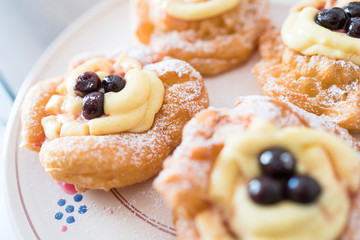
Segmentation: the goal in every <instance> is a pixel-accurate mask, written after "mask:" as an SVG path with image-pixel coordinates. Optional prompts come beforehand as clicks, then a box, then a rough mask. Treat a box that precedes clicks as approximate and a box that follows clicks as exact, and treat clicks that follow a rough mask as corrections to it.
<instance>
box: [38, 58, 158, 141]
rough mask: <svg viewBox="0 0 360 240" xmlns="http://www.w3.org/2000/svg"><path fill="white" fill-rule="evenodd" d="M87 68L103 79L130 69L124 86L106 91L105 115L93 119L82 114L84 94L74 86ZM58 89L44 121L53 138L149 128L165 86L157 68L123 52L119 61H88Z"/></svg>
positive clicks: (136, 131)
mask: <svg viewBox="0 0 360 240" xmlns="http://www.w3.org/2000/svg"><path fill="white" fill-rule="evenodd" d="M86 71H93V72H96V74H97V75H98V76H99V77H100V79H102V78H103V77H104V76H107V75H109V74H110V73H114V72H115V73H117V74H121V73H125V72H126V74H125V77H124V78H125V80H126V85H125V87H124V89H122V90H121V91H120V92H107V93H105V97H104V112H105V115H104V116H102V117H99V118H95V119H92V120H89V121H86V120H82V119H81V118H80V115H81V109H82V108H81V101H82V98H81V97H78V96H76V94H75V92H74V89H73V86H74V84H75V81H76V79H77V77H78V76H79V75H80V74H82V73H84V72H86ZM57 92H58V93H59V94H60V95H53V96H52V97H51V98H50V100H49V101H48V103H47V105H46V107H45V110H46V111H47V112H48V113H49V114H50V116H48V117H45V118H44V119H43V121H42V125H43V128H44V130H45V134H46V136H47V137H48V138H49V139H50V140H51V139H54V138H56V137H62V136H79V135H103V134H112V133H120V132H124V131H129V132H135V133H140V132H144V131H147V130H148V129H150V128H151V126H152V124H153V122H154V118H155V114H156V113H157V112H158V111H159V110H160V108H161V106H162V103H163V99H164V94H165V89H164V85H163V82H162V81H161V80H160V79H159V77H158V76H157V74H156V73H155V72H154V71H151V70H143V69H142V66H141V64H140V63H139V62H138V61H137V60H136V59H134V58H131V57H129V56H127V55H121V56H120V57H119V59H118V60H117V61H116V62H115V63H113V62H112V61H110V60H106V59H103V58H94V59H90V60H87V61H85V62H84V63H82V64H80V65H79V66H78V67H76V68H75V69H74V70H72V71H71V72H70V73H69V75H68V77H67V78H66V79H65V82H64V84H62V85H59V87H58V90H57Z"/></svg>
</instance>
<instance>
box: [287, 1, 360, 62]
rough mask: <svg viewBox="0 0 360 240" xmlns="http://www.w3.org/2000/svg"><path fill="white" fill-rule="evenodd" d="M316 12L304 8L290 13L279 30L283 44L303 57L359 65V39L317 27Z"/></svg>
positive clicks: (314, 9)
mask: <svg viewBox="0 0 360 240" xmlns="http://www.w3.org/2000/svg"><path fill="white" fill-rule="evenodd" d="M318 12H319V11H318V10H317V9H316V8H313V7H306V8H304V9H303V10H302V11H301V12H297V13H292V14H291V15H290V16H289V17H288V18H287V19H286V20H285V22H284V24H283V26H282V28H281V37H282V39H283V41H284V43H285V44H286V45H287V46H288V47H289V48H291V49H294V50H296V51H299V52H301V53H302V54H304V55H324V56H327V57H329V58H334V59H343V60H348V61H351V62H353V63H355V64H357V65H360V39H359V38H352V37H349V36H347V35H346V34H345V33H340V32H335V31H331V30H329V29H326V28H324V27H322V26H320V25H318V24H317V23H315V21H314V19H315V16H316V14H317V13H318Z"/></svg>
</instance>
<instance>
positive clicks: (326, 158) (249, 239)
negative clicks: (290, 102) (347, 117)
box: [195, 119, 360, 240]
mask: <svg viewBox="0 0 360 240" xmlns="http://www.w3.org/2000/svg"><path fill="white" fill-rule="evenodd" d="M274 146H276V147H283V148H285V149H288V150H289V151H290V152H292V153H293V154H294V156H295V157H296V159H297V167H296V168H297V169H296V172H297V174H305V175H308V176H311V177H312V178H314V179H316V181H317V182H318V183H319V184H320V186H321V188H322V192H321V194H320V196H319V198H318V199H317V200H316V202H314V203H312V204H307V205H302V204H298V203H296V202H292V201H288V200H283V201H281V202H279V203H277V204H273V205H259V204H257V203H255V202H253V201H252V200H251V199H250V197H249V195H248V192H247V184H248V182H249V181H251V180H252V179H254V178H257V177H260V176H261V173H260V167H259V163H258V160H257V157H258V155H259V153H261V152H262V151H264V150H265V149H268V148H270V147H274ZM344 159H346V161H344ZM359 177H360V166H359V161H358V157H357V154H356V152H355V151H353V150H352V149H351V148H350V147H349V146H347V145H346V144H345V143H343V142H342V141H341V140H339V139H338V138H337V137H335V136H333V135H330V134H328V133H326V132H322V131H317V130H313V129H309V128H304V127H288V128H283V129H278V128H277V127H275V126H274V125H273V124H272V123H270V122H266V121H263V120H260V119H257V120H255V121H254V122H253V123H252V125H251V126H250V127H249V129H248V131H247V132H246V133H242V134H239V135H236V134H235V135H234V136H233V137H231V138H229V139H228V140H227V141H226V142H225V146H224V148H223V150H222V151H221V153H220V154H219V156H218V158H217V160H216V163H215V166H214V169H213V172H212V174H211V177H210V185H209V194H210V198H211V199H212V201H213V202H214V203H215V204H216V205H217V206H219V207H220V212H222V214H224V215H225V217H226V218H228V219H230V222H229V226H230V228H231V230H232V232H233V233H234V234H235V235H236V236H237V237H238V238H240V239H244V240H264V239H266V240H304V239H306V240H332V239H333V240H335V239H337V237H339V235H340V234H341V232H342V231H343V229H344V227H345V225H346V222H347V219H348V216H349V210H350V197H349V193H354V192H356V191H358V189H359V182H360V179H359ZM216 219H217V217H216V216H215V215H214V214H213V213H212V212H211V211H205V212H203V213H201V214H199V215H198V216H197V217H196V219H195V221H196V225H197V226H198V229H199V231H200V234H201V235H202V236H206V237H205V239H210V238H209V237H208V235H209V232H215V233H214V234H213V236H226V239H232V237H231V236H229V235H226V234H225V233H224V229H223V227H217V226H212V230H211V231H209V230H208V231H207V230H206V229H207V228H208V227H211V222H214V221H216ZM206 226H208V227H206ZM216 229H218V230H216ZM212 239H221V238H216V237H215V238H212Z"/></svg>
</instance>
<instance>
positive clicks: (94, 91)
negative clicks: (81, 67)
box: [74, 71, 126, 120]
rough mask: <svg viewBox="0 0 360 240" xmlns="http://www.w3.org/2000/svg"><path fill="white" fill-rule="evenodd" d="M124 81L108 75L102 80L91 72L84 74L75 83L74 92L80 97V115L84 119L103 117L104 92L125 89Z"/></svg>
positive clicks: (119, 77)
mask: <svg viewBox="0 0 360 240" xmlns="http://www.w3.org/2000/svg"><path fill="white" fill-rule="evenodd" d="M125 84H126V81H125V79H124V78H122V77H121V76H119V75H116V74H110V75H108V76H106V77H105V78H104V79H103V80H100V78H99V76H98V75H97V74H96V73H94V72H91V71H88V72H84V73H83V74H81V75H80V76H79V77H78V78H77V79H76V81H75V85H74V91H75V94H76V95H78V96H79V97H82V98H83V99H82V115H83V117H84V118H85V119H88V120H91V119H93V118H97V117H100V116H102V115H104V93H103V92H102V91H100V89H102V88H103V89H104V92H105V93H107V92H119V91H121V90H122V89H123V88H124V87H125Z"/></svg>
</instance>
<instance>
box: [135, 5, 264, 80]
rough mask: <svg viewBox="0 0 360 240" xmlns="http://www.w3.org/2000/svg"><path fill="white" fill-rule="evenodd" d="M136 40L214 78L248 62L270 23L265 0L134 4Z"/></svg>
mask: <svg viewBox="0 0 360 240" xmlns="http://www.w3.org/2000/svg"><path fill="white" fill-rule="evenodd" d="M134 2H135V7H134V12H136V14H135V15H136V16H135V21H136V23H135V28H136V29H135V31H136V37H137V39H138V40H139V41H140V42H141V43H143V44H149V45H150V46H151V47H152V48H153V49H155V50H156V51H158V52H161V53H163V54H165V55H169V56H172V57H175V58H178V59H181V60H184V61H187V62H188V63H190V64H191V65H192V66H193V67H194V68H195V69H197V70H198V71H199V72H200V73H201V74H203V75H215V74H218V73H221V72H224V71H226V70H229V69H231V68H233V67H235V66H237V65H239V64H241V63H244V62H245V61H246V60H247V59H248V58H249V57H250V56H251V54H252V52H253V51H254V50H255V48H256V47H257V43H258V39H259V37H260V35H261V33H262V32H263V31H264V29H265V27H266V25H267V23H268V20H269V6H268V5H269V4H268V1H267V0H136V1H134Z"/></svg>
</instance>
